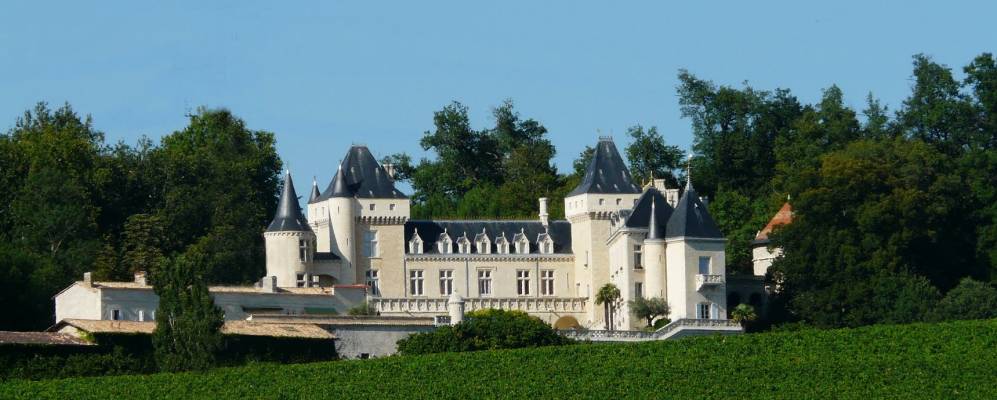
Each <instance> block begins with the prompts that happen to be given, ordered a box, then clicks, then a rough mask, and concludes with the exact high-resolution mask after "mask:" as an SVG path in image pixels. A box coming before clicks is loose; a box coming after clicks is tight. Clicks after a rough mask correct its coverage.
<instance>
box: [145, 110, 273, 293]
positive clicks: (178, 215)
mask: <svg viewBox="0 0 997 400" xmlns="http://www.w3.org/2000/svg"><path fill="white" fill-rule="evenodd" d="M152 157H153V162H154V163H155V164H156V168H157V171H158V174H159V175H160V176H161V182H162V183H161V187H162V189H161V190H162V193H163V204H162V207H160V208H159V209H158V211H157V212H156V213H155V215H156V218H158V219H159V220H160V221H161V223H162V226H163V228H162V230H163V231H164V232H165V233H166V240H165V242H164V244H163V249H164V252H165V253H173V252H180V251H184V250H185V249H186V248H187V247H188V246H191V245H197V246H198V247H199V248H200V249H201V250H203V251H204V252H205V254H207V256H208V258H207V259H206V260H205V262H206V263H207V271H206V276H207V278H208V279H209V280H211V281H212V282H228V283H240V282H241V283H245V282H252V281H255V280H256V279H258V278H259V277H260V276H262V275H263V271H264V254H263V238H262V235H261V234H260V233H261V232H262V229H263V227H265V226H266V224H267V223H268V222H269V221H270V219H271V218H272V216H273V212H274V210H275V209H276V207H277V193H278V192H277V190H278V186H279V179H278V178H279V174H280V169H281V161H280V158H279V157H278V156H277V151H276V148H275V146H274V135H273V134H272V133H270V132H265V131H253V130H250V129H248V128H246V126H245V123H244V122H243V121H242V120H241V119H239V118H237V117H236V116H235V115H233V114H232V113H231V112H229V111H228V110H208V109H204V108H201V109H199V110H198V113H197V114H195V115H193V116H191V117H190V123H189V125H188V126H187V127H186V128H184V129H183V130H181V131H176V132H174V133H172V134H170V135H168V136H166V137H164V138H163V140H162V145H161V146H160V147H159V148H157V149H156V150H155V151H154V152H153V154H152Z"/></svg>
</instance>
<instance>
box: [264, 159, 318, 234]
mask: <svg viewBox="0 0 997 400" xmlns="http://www.w3.org/2000/svg"><path fill="white" fill-rule="evenodd" d="M311 230H312V229H311V228H309V227H308V220H306V219H305V217H304V216H303V215H301V206H300V205H298V194H297V193H296V192H295V191H294V182H292V181H291V173H290V172H288V173H287V174H286V175H284V189H283V190H282V191H281V193H280V203H278V204H277V214H276V215H274V217H273V222H270V226H269V227H267V232H302V231H311Z"/></svg>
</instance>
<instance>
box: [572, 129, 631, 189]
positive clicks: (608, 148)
mask: <svg viewBox="0 0 997 400" xmlns="http://www.w3.org/2000/svg"><path fill="white" fill-rule="evenodd" d="M583 193H602V194H618V193H630V194H634V193H640V188H639V187H637V185H635V184H634V183H633V180H632V179H631V177H630V171H629V170H628V169H627V165H626V163H624V162H623V157H620V152H619V151H618V150H616V144H615V143H613V139H610V138H600V139H599V144H597V145H596V147H595V154H594V155H593V156H592V161H591V162H589V165H588V168H586V169H585V176H584V177H582V182H581V183H579V184H578V186H577V187H575V189H574V190H572V191H571V193H568V196H574V195H578V194H583Z"/></svg>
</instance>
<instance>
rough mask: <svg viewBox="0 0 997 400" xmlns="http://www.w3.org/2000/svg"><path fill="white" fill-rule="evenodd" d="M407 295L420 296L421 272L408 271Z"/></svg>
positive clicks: (421, 292) (417, 270) (415, 270)
mask: <svg viewBox="0 0 997 400" xmlns="http://www.w3.org/2000/svg"><path fill="white" fill-rule="evenodd" d="M409 294H411V295H413V296H422V294H423V291H422V270H420V269H414V270H411V271H409Z"/></svg>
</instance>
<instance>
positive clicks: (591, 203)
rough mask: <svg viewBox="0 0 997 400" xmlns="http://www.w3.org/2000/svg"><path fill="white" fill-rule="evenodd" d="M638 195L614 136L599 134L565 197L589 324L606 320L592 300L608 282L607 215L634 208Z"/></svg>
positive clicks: (565, 211)
mask: <svg viewBox="0 0 997 400" xmlns="http://www.w3.org/2000/svg"><path fill="white" fill-rule="evenodd" d="M640 195H641V190H640V188H639V187H638V186H637V185H635V184H634V183H633V178H632V177H631V176H630V171H629V170H628V169H627V165H626V163H625V162H624V161H623V157H621V156H620V152H619V150H617V149H616V144H615V143H614V142H613V139H612V138H611V137H606V136H603V137H600V138H599V143H598V144H596V147H595V152H594V154H593V155H592V160H591V161H590V162H589V165H588V167H587V168H586V169H585V175H584V176H583V177H582V181H581V182H580V183H579V184H578V186H576V187H575V188H574V190H572V191H571V192H570V193H568V195H567V196H565V198H564V214H565V217H567V219H568V221H569V222H570V223H571V238H572V239H571V243H572V251H573V253H574V254H575V279H576V281H577V283H578V284H577V285H576V288H575V289H576V293H577V294H576V295H577V296H579V297H587V298H588V299H589V307H588V314H589V315H588V319H589V323H590V324H591V325H592V326H598V325H600V324H601V323H602V322H601V321H604V319H605V316H604V315H602V312H600V311H601V308H600V307H597V306H596V305H595V303H594V300H592V299H593V298H594V297H595V293H596V292H598V291H599V288H600V287H602V286H603V285H605V284H607V283H610V272H611V269H612V266H611V265H610V255H609V251H608V247H607V246H606V240H607V239H608V238H609V233H610V216H611V215H612V214H613V213H614V212H617V211H619V210H623V209H629V208H631V207H633V206H634V204H635V203H636V201H637V198H638V197H640Z"/></svg>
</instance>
